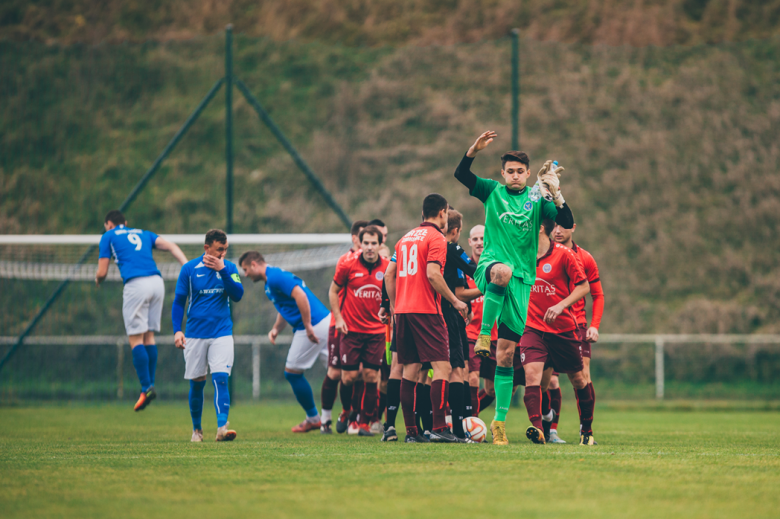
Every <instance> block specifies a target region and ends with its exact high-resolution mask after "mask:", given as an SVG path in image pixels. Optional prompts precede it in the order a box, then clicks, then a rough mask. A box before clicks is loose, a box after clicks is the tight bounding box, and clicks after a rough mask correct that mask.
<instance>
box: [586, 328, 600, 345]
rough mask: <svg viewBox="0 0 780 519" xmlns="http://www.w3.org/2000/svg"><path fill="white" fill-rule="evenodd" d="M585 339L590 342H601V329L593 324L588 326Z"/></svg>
mask: <svg viewBox="0 0 780 519" xmlns="http://www.w3.org/2000/svg"><path fill="white" fill-rule="evenodd" d="M585 340H586V341H588V342H599V329H598V328H594V327H592V326H591V327H590V328H588V332H587V333H586V334H585Z"/></svg>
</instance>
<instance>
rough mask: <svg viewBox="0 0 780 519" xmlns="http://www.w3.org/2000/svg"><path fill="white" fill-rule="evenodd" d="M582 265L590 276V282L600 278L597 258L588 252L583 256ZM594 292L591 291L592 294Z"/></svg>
mask: <svg viewBox="0 0 780 519" xmlns="http://www.w3.org/2000/svg"><path fill="white" fill-rule="evenodd" d="M582 267H583V268H584V269H585V275H586V276H587V277H588V283H595V282H596V281H598V280H599V266H598V265H596V260H595V259H593V256H592V255H591V254H590V253H589V252H588V253H587V254H585V255H584V257H583V258H582ZM592 293H593V292H592V291H591V294H592Z"/></svg>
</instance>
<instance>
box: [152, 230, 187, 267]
mask: <svg viewBox="0 0 780 519" xmlns="http://www.w3.org/2000/svg"><path fill="white" fill-rule="evenodd" d="M154 246H155V248H157V249H159V250H165V251H168V252H170V253H171V255H172V256H173V257H174V258H176V261H178V262H179V265H184V264H185V263H187V256H185V255H184V253H183V252H182V251H181V249H180V248H179V246H178V245H176V244H175V243H173V242H172V241H168V240H166V239H165V238H162V237H160V236H158V237H157V239H156V240H155V241H154Z"/></svg>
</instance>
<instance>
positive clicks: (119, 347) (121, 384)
mask: <svg viewBox="0 0 780 519" xmlns="http://www.w3.org/2000/svg"><path fill="white" fill-rule="evenodd" d="M124 371H125V341H123V340H118V341H116V398H117V400H122V398H124V396H125V377H124V376H123V375H124Z"/></svg>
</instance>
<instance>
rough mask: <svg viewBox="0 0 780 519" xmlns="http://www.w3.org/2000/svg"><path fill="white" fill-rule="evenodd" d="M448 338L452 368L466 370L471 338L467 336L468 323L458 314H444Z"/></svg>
mask: <svg viewBox="0 0 780 519" xmlns="http://www.w3.org/2000/svg"><path fill="white" fill-rule="evenodd" d="M444 323H445V324H446V325H447V337H448V340H449V346H450V366H452V367H453V368H465V367H466V362H467V359H468V358H469V357H468V355H469V338H468V336H467V335H466V321H464V320H463V317H461V315H460V314H459V313H457V312H454V311H452V312H444Z"/></svg>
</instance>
